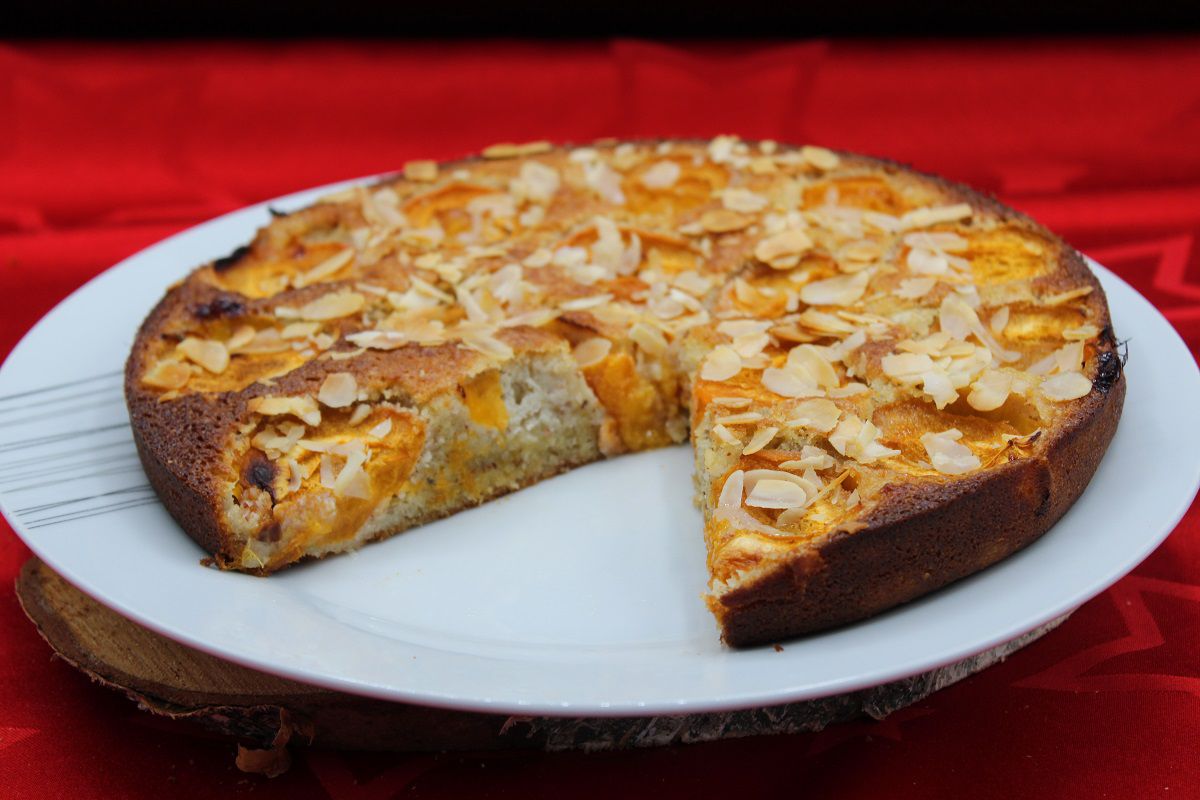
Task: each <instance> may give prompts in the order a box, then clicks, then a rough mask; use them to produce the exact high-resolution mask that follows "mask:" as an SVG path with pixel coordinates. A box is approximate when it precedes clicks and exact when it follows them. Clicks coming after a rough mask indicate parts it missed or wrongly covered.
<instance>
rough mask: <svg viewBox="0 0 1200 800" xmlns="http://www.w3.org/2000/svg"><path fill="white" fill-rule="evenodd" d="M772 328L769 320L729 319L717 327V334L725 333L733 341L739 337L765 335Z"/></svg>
mask: <svg viewBox="0 0 1200 800" xmlns="http://www.w3.org/2000/svg"><path fill="white" fill-rule="evenodd" d="M770 327H771V322H770V321H769V320H761V319H727V320H723V321H722V322H720V323H719V324H718V325H717V333H723V334H725V335H726V336H728V337H729V338H731V339H736V338H738V337H739V336H746V335H752V334H757V333H763V332H764V331H767V330H768V329H770Z"/></svg>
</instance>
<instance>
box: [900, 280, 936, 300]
mask: <svg viewBox="0 0 1200 800" xmlns="http://www.w3.org/2000/svg"><path fill="white" fill-rule="evenodd" d="M937 282H938V281H937V278H904V279H903V280H901V281H900V288H898V289H896V291H895V295H896V296H897V297H899V298H902V299H904V300H919V299H921V298H922V297H924V296H925V295H927V294H929V293H930V292H931V291H933V287H934V286H937Z"/></svg>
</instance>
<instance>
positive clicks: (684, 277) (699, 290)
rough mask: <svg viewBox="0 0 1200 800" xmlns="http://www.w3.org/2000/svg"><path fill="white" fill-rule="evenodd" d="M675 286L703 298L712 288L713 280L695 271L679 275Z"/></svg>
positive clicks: (675, 279) (676, 277)
mask: <svg viewBox="0 0 1200 800" xmlns="http://www.w3.org/2000/svg"><path fill="white" fill-rule="evenodd" d="M674 284H675V285H676V286H678V287H679V288H680V289H682V290H683V291H685V292H687V293H688V294H691V295H693V296H695V297H703V296H704V295H705V294H707V293H708V290H709V289H711V288H712V280H711V279H710V278H707V277H705V276H703V275H701V274H700V273H699V272H696V271H695V270H688V271H687V272H681V273H679V274H678V275H676V276H675V278H674Z"/></svg>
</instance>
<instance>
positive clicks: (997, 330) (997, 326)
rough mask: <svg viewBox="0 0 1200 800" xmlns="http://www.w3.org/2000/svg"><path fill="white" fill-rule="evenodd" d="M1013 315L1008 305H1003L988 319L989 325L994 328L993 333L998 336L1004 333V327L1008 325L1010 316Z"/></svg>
mask: <svg viewBox="0 0 1200 800" xmlns="http://www.w3.org/2000/svg"><path fill="white" fill-rule="evenodd" d="M1011 315H1012V312H1011V311H1010V310H1009V307H1008V306H1001V307H1000V309H999V310H998V311H996V313H995V314H992V318H991V319H989V320H988V327H989V328H991V329H992V333H994V334H996V335H997V336H1003V335H1004V329H1005V328H1007V327H1008V318H1009V317H1010V316H1011Z"/></svg>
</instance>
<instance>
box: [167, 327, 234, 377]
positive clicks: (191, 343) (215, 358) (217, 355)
mask: <svg viewBox="0 0 1200 800" xmlns="http://www.w3.org/2000/svg"><path fill="white" fill-rule="evenodd" d="M175 349H176V350H177V351H179V353H180V354H181V355H183V356H184V357H185V358H187V359H188V360H189V361H191V362H193V363H195V364H199V365H200V366H201V367H203V368H204V369H206V370H208V371H209V372H211V373H213V374H214V375H220V374H221V373H222V372H224V371H225V368H226V367H228V366H229V350H227V349H226V348H225V345H223V344H222V343H221V342H217V341H213V340H212V339H197V338H196V337H194V336H189V337H187V338H186V339H184V340H183V341H182V342H180V343H179V344H178V345H176V346H175Z"/></svg>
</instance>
